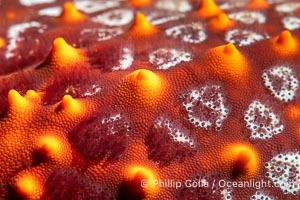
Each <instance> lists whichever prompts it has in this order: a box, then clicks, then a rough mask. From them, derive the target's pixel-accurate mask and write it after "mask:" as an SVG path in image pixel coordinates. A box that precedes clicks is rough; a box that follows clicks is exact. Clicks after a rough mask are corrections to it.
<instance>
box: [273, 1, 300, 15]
mask: <svg viewBox="0 0 300 200" xmlns="http://www.w3.org/2000/svg"><path fill="white" fill-rule="evenodd" d="M299 7H300V3H299V2H288V3H282V4H279V5H277V6H276V7H275V9H276V11H277V12H281V13H292V12H294V11H295V10H297V9H298V8H299Z"/></svg>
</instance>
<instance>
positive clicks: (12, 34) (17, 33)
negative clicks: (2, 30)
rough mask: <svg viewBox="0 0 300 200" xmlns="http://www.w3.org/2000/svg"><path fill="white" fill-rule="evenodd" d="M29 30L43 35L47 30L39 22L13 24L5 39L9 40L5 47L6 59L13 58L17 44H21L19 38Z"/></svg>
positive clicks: (21, 38) (21, 39)
mask: <svg viewBox="0 0 300 200" xmlns="http://www.w3.org/2000/svg"><path fill="white" fill-rule="evenodd" d="M30 28H35V29H37V32H38V33H43V32H44V31H45V29H46V28H47V26H46V25H43V24H41V23H39V22H36V21H32V22H26V23H21V24H15V25H13V26H11V27H9V29H8V32H7V37H8V39H9V42H8V45H7V52H6V54H5V57H6V59H9V58H11V57H13V56H15V54H14V53H13V51H14V50H15V49H16V48H17V47H18V45H17V43H19V42H22V41H23V40H24V38H23V37H21V35H22V33H24V32H25V31H26V30H28V29H30Z"/></svg>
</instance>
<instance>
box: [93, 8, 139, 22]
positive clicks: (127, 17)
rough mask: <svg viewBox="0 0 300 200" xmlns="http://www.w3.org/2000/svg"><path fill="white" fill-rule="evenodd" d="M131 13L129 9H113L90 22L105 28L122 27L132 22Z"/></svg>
mask: <svg viewBox="0 0 300 200" xmlns="http://www.w3.org/2000/svg"><path fill="white" fill-rule="evenodd" d="M133 17H134V16H133V11H132V10H130V9H115V10H111V11H108V12H105V13H102V14H100V15H97V16H95V17H93V18H92V19H91V20H92V21H93V22H96V23H101V24H104V25H107V26H124V25H127V24H129V23H130V22H131V21H132V20H133Z"/></svg>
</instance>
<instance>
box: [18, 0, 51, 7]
mask: <svg viewBox="0 0 300 200" xmlns="http://www.w3.org/2000/svg"><path fill="white" fill-rule="evenodd" d="M19 2H20V4H21V5H23V6H35V5H39V4H46V3H54V2H55V0H19Z"/></svg>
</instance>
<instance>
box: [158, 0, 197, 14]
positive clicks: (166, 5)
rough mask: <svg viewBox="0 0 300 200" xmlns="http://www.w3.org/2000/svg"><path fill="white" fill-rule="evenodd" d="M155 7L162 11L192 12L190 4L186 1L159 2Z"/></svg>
mask: <svg viewBox="0 0 300 200" xmlns="http://www.w3.org/2000/svg"><path fill="white" fill-rule="evenodd" d="M155 7H156V8H159V9H164V10H171V11H179V12H188V11H191V10H192V6H191V4H190V3H189V2H188V1H186V0H159V1H157V2H156V3H155Z"/></svg>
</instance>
